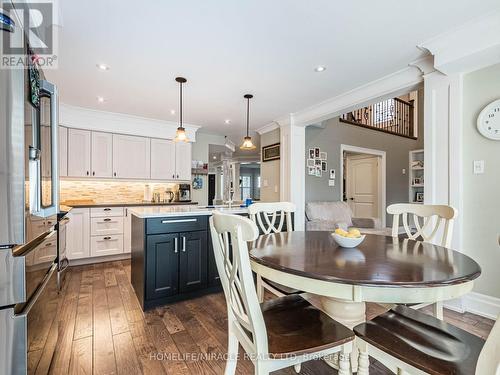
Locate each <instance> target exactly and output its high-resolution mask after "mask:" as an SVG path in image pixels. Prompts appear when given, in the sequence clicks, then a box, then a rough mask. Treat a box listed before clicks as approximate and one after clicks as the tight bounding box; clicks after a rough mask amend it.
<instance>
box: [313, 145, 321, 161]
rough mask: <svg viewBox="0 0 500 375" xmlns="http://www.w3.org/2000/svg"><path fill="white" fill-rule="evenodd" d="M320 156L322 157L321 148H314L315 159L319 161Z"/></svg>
mask: <svg viewBox="0 0 500 375" xmlns="http://www.w3.org/2000/svg"><path fill="white" fill-rule="evenodd" d="M319 155H320V150H319V147H315V148H314V158H315V159H319Z"/></svg>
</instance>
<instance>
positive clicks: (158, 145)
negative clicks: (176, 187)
mask: <svg viewBox="0 0 500 375" xmlns="http://www.w3.org/2000/svg"><path fill="white" fill-rule="evenodd" d="M175 146H176V144H175V143H174V142H172V141H169V140H168V139H155V138H153V139H151V179H153V180H174V179H175V178H176V177H175V176H176V173H175V172H176V171H175V154H176V152H175V149H176V147H175Z"/></svg>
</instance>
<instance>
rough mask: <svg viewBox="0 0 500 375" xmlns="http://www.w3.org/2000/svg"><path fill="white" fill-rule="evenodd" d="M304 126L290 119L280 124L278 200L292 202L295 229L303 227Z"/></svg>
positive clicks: (302, 228)
mask: <svg viewBox="0 0 500 375" xmlns="http://www.w3.org/2000/svg"><path fill="white" fill-rule="evenodd" d="M305 136H306V133H305V127H304V126H298V125H295V124H294V121H293V116H291V117H290V121H288V122H287V123H284V124H280V137H281V158H280V164H281V165H280V173H281V176H280V181H281V183H280V200H281V201H288V202H293V203H295V205H296V206H297V211H296V212H295V220H294V221H295V230H304V229H305V213H304V211H305V141H306V138H305Z"/></svg>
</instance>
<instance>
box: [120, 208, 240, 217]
mask: <svg viewBox="0 0 500 375" xmlns="http://www.w3.org/2000/svg"><path fill="white" fill-rule="evenodd" d="M214 211H219V212H222V213H226V214H246V213H248V209H247V208H246V207H239V206H235V207H232V208H229V207H214V208H206V207H202V206H153V207H131V208H129V212H130V213H131V214H132V215H135V216H137V217H140V218H141V219H147V218H152V217H169V216H203V215H206V216H209V215H212V212H214Z"/></svg>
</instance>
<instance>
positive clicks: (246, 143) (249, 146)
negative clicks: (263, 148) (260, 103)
mask: <svg viewBox="0 0 500 375" xmlns="http://www.w3.org/2000/svg"><path fill="white" fill-rule="evenodd" d="M243 97H244V98H245V99H246V100H247V135H246V137H245V138H243V143H242V145H241V146H240V150H247V151H250V150H255V149H256V147H255V145H254V144H253V142H252V137H250V135H248V126H249V119H250V99H252V98H253V95H251V94H246V95H245V96H243Z"/></svg>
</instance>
